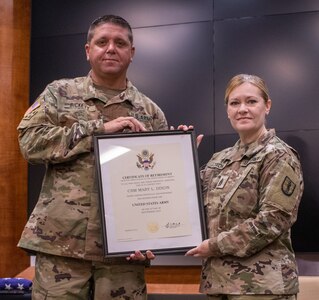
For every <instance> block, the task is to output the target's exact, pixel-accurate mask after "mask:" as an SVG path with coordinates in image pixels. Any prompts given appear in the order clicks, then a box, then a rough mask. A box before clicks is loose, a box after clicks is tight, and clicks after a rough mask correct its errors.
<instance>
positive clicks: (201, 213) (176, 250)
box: [93, 130, 207, 257]
mask: <svg viewBox="0 0 319 300" xmlns="http://www.w3.org/2000/svg"><path fill="white" fill-rule="evenodd" d="M165 135H166V136H171V135H188V136H189V138H190V142H191V149H190V150H191V153H192V156H193V157H192V159H193V166H194V169H193V172H194V173H193V177H194V178H195V181H196V194H197V199H196V200H197V204H198V214H199V220H198V224H197V226H198V227H200V232H196V234H197V235H198V234H199V235H200V240H201V241H203V240H204V239H206V238H207V231H206V223H205V217H204V205H203V201H202V192H201V185H200V179H199V178H200V177H199V163H198V153H197V145H196V137H195V132H194V130H189V131H183V130H167V131H147V132H139V133H136V132H132V133H120V134H118V133H117V134H95V135H94V136H93V144H94V154H95V163H96V173H97V184H98V195H99V204H100V211H101V224H102V234H103V237H102V241H103V249H104V256H105V257H109V256H124V255H129V254H131V253H133V252H134V251H135V250H140V251H143V252H144V251H146V250H151V251H152V252H153V253H154V254H156V255H158V254H178V253H183V254H184V253H185V252H187V251H188V250H189V249H191V248H193V247H196V246H198V243H197V244H194V245H189V244H188V245H184V246H180V247H167V248H153V247H151V245H150V247H147V249H145V247H141V248H140V249H136V247H135V248H134V249H133V248H132V249H130V250H123V251H111V250H109V248H110V247H109V243H110V242H109V239H108V237H107V229H106V220H105V217H104V216H105V203H106V202H105V201H108V200H106V199H104V196H103V182H104V175H103V172H102V170H101V151H100V147H99V141H100V140H101V139H113V141H114V139H115V140H116V139H125V138H127V137H129V138H132V137H133V138H137V139H138V138H145V137H148V136H152V137H156V136H165ZM192 236H195V234H192ZM173 239H179V237H174V238H173ZM142 243H145V240H143V242H141V244H142Z"/></svg>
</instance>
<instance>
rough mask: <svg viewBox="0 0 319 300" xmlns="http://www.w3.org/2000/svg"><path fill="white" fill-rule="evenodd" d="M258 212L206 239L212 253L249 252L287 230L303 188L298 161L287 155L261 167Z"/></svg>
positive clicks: (294, 214)
mask: <svg viewBox="0 0 319 300" xmlns="http://www.w3.org/2000/svg"><path fill="white" fill-rule="evenodd" d="M258 192H259V202H258V203H259V207H258V213H257V215H256V216H255V217H254V218H248V219H246V220H245V221H244V222H242V223H241V224H239V225H237V226H235V227H233V228H231V229H230V230H229V231H225V232H222V233H220V234H219V235H218V236H217V237H212V239H210V241H209V246H210V250H211V253H212V255H213V256H224V255H233V256H238V257H245V256H251V255H253V254H255V253H256V252H258V251H260V250H261V249H263V248H265V247H266V246H267V245H269V244H271V243H272V242H274V241H275V240H276V239H277V238H278V237H279V236H280V235H282V234H289V229H290V228H291V226H292V225H293V224H294V222H295V221H296V219H297V212H298V206H299V202H300V199H301V196H302V192H303V179H302V171H301V167H300V163H299V161H298V160H297V159H295V158H292V157H291V156H290V155H283V156H281V157H279V158H278V157H277V158H276V159H272V160H271V161H267V162H266V163H264V167H263V168H262V170H261V177H260V188H259V191H258Z"/></svg>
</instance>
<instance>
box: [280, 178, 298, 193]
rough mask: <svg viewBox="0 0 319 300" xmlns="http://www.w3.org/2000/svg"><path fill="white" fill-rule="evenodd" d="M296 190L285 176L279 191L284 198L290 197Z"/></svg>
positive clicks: (293, 184)
mask: <svg viewBox="0 0 319 300" xmlns="http://www.w3.org/2000/svg"><path fill="white" fill-rule="evenodd" d="M295 188H296V184H295V183H294V182H293V181H292V180H291V179H290V178H289V177H288V176H286V177H285V179H284V181H283V183H282V185H281V190H282V192H283V193H284V194H285V195H286V196H291V195H292V194H293V192H294V190H295Z"/></svg>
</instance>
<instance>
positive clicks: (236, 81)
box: [225, 74, 269, 104]
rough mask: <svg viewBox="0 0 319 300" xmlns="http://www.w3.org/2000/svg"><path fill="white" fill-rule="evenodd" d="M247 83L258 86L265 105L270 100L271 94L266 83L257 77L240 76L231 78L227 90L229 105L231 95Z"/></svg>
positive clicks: (226, 96)
mask: <svg viewBox="0 0 319 300" xmlns="http://www.w3.org/2000/svg"><path fill="white" fill-rule="evenodd" d="M245 82H249V83H251V84H253V85H254V86H256V87H257V88H258V89H259V90H260V93H261V96H262V98H263V99H264V100H265V103H266V102H267V101H268V100H269V92H268V88H267V85H266V83H265V81H264V80H263V79H262V78H260V77H258V76H256V75H249V74H238V75H236V76H234V77H233V78H231V79H230V80H229V82H228V84H227V87H226V90H225V103H226V104H227V103H228V98H229V94H230V93H231V92H232V91H233V90H234V89H235V88H236V87H238V86H240V85H242V84H243V83H245Z"/></svg>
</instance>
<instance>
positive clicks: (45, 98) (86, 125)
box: [18, 86, 104, 163]
mask: <svg viewBox="0 0 319 300" xmlns="http://www.w3.org/2000/svg"><path fill="white" fill-rule="evenodd" d="M58 101H59V96H58V93H57V92H56V91H55V89H54V88H53V87H52V86H48V87H47V88H46V89H45V90H44V92H43V93H42V94H41V95H40V96H39V98H38V99H37V100H36V101H35V102H34V104H33V105H32V106H31V107H30V108H29V109H28V111H27V112H26V113H25V115H24V117H23V119H22V120H21V122H20V124H19V125H18V133H19V135H18V140H19V146H20V150H21V153H22V155H23V156H24V157H25V159H26V160H27V161H29V162H30V163H60V162H64V161H68V160H72V159H74V158H76V157H77V156H78V155H80V154H83V153H88V152H90V151H92V135H93V133H94V132H97V133H98V132H100V133H101V132H103V131H104V126H103V120H102V119H100V120H84V119H78V118H76V117H75V116H74V115H71V114H68V113H63V112H59V108H58Z"/></svg>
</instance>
